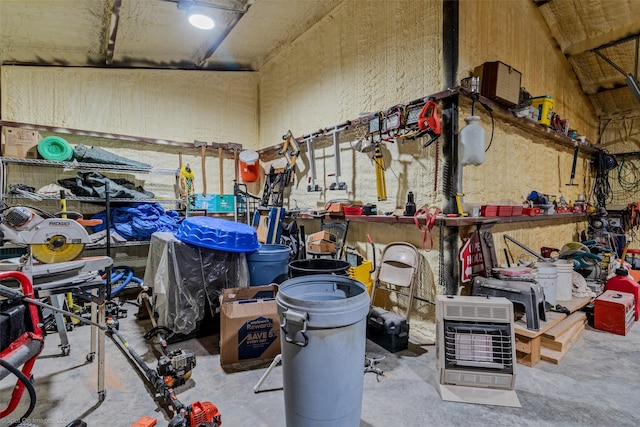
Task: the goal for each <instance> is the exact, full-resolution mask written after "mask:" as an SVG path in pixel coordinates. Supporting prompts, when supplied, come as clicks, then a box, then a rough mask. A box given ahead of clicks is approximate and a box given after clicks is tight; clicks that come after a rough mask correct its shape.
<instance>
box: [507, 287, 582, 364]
mask: <svg viewBox="0 0 640 427" xmlns="http://www.w3.org/2000/svg"><path fill="white" fill-rule="evenodd" d="M589 301H591V298H590V297H583V298H573V299H572V300H571V301H566V302H565V303H564V304H563V305H564V306H565V307H567V308H568V309H569V311H570V312H571V314H570V315H566V314H563V313H557V312H546V313H545V315H546V320H545V321H541V322H540V329H539V330H537V331H532V330H529V329H527V325H526V322H523V321H522V320H519V321H517V322H515V328H514V329H515V339H516V359H517V361H518V363H520V364H523V365H526V366H535V365H536V364H537V363H538V362H539V361H540V360H546V361H548V362H551V363H556V364H558V363H560V361H561V360H562V358H563V357H564V356H565V355H566V354H567V353H568V352H569V350H570V349H571V347H572V346H573V344H574V343H575V342H576V341H577V340H578V338H579V337H580V334H581V333H582V331H584V329H585V326H586V323H587V316H586V314H585V313H584V312H579V311H577V310H579V309H581V308H582V307H584V306H585V305H587V304H588V303H589Z"/></svg>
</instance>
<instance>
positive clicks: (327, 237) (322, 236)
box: [309, 231, 337, 243]
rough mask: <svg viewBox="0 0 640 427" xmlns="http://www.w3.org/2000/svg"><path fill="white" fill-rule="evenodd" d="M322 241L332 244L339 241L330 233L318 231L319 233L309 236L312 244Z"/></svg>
mask: <svg viewBox="0 0 640 427" xmlns="http://www.w3.org/2000/svg"><path fill="white" fill-rule="evenodd" d="M321 240H324V241H326V242H329V243H331V242H335V241H336V240H337V239H336V236H335V235H334V234H331V233H329V232H328V231H318V232H317V233H313V234H312V235H310V236H309V241H311V242H319V241H321Z"/></svg>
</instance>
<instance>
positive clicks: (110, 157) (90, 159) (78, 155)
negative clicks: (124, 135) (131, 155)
mask: <svg viewBox="0 0 640 427" xmlns="http://www.w3.org/2000/svg"><path fill="white" fill-rule="evenodd" d="M73 158H74V159H76V160H77V161H79V162H85V163H102V164H104V165H123V166H132V167H134V168H140V169H151V165H149V164H147V163H142V162H138V161H135V160H130V159H127V158H126V157H121V156H118V155H116V154H113V153H110V152H108V151H107V150H103V149H102V148H98V147H87V146H86V145H82V144H78V145H76V148H74V149H73Z"/></svg>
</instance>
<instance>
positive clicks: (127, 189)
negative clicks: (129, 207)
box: [58, 172, 154, 200]
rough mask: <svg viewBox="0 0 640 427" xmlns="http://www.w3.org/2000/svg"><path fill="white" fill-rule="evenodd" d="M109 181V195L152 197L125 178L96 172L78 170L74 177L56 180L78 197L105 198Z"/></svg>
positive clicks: (141, 198)
mask: <svg viewBox="0 0 640 427" xmlns="http://www.w3.org/2000/svg"><path fill="white" fill-rule="evenodd" d="M107 182H109V197H111V198H120V199H134V200H146V199H152V198H153V197H154V194H153V193H151V192H150V191H145V190H144V188H142V187H140V186H137V187H136V185H135V184H134V183H133V182H131V181H129V180H126V179H123V178H114V179H110V178H107V177H106V176H104V175H102V174H100V173H98V172H78V174H77V175H76V177H75V178H66V179H60V180H58V183H59V184H60V185H61V186H63V187H64V188H68V189H69V190H71V192H72V193H73V194H75V195H76V196H80V197H99V198H101V199H104V198H105V195H106V190H105V188H106V183H107Z"/></svg>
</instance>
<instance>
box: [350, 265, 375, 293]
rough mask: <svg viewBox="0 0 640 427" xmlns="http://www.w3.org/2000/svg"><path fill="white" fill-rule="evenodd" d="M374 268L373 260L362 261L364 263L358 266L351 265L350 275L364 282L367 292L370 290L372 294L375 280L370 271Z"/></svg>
mask: <svg viewBox="0 0 640 427" xmlns="http://www.w3.org/2000/svg"><path fill="white" fill-rule="evenodd" d="M372 268H373V263H372V262H371V261H362V264H360V265H359V266H357V267H349V277H350V278H352V279H354V280H357V281H359V282H362V283H364V285H365V286H366V287H367V292H369V295H371V288H372V287H373V281H372V280H371V273H370V271H371V270H372Z"/></svg>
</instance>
